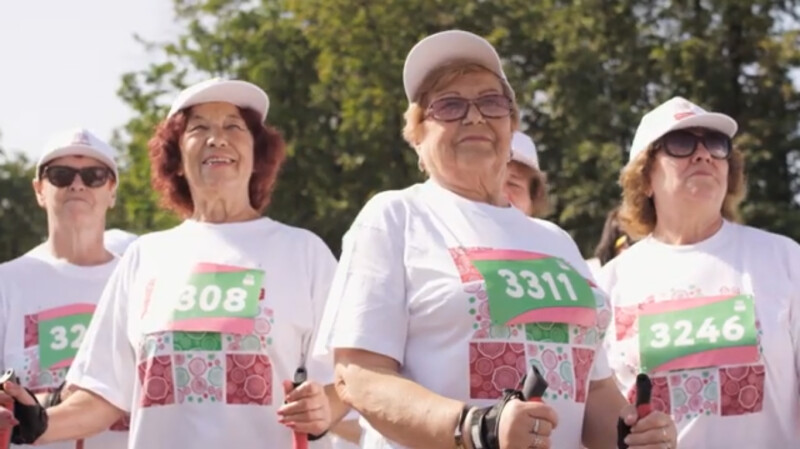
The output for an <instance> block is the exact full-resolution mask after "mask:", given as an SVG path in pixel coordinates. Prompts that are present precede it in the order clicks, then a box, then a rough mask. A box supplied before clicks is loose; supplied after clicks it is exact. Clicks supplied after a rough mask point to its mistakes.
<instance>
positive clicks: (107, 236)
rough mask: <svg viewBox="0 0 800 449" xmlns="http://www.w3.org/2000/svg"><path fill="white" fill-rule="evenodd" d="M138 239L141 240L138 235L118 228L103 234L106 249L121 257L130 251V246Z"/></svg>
mask: <svg viewBox="0 0 800 449" xmlns="http://www.w3.org/2000/svg"><path fill="white" fill-rule="evenodd" d="M137 238H139V236H138V235H136V234H132V233H130V232H127V231H123V230H122V229H116V228H115V229H108V230H106V232H105V233H104V234H103V240H104V243H105V246H106V249H108V250H109V251H111V252H112V253H114V254H119V255H122V254H125V250H126V249H128V246H130V244H131V243H133V241H134V240H136V239H137Z"/></svg>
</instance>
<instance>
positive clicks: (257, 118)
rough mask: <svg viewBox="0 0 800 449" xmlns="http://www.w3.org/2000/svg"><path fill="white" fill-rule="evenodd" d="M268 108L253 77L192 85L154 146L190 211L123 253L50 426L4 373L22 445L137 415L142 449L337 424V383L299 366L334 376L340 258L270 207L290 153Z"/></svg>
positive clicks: (166, 186)
mask: <svg viewBox="0 0 800 449" xmlns="http://www.w3.org/2000/svg"><path fill="white" fill-rule="evenodd" d="M268 105H269V101H268V98H267V95H266V94H265V93H264V92H263V91H262V90H261V89H260V88H258V87H257V86H255V85H253V84H250V83H246V82H243V81H225V80H218V79H213V80H210V81H207V82H203V83H200V84H197V85H194V86H192V87H189V88H188V89H186V90H185V91H183V92H182V93H181V94H180V95H179V96H178V98H177V99H176V100H175V103H174V104H173V105H172V109H171V111H170V112H169V115H168V116H167V118H166V119H165V120H164V121H163V122H162V123H161V124H160V125H159V127H158V129H157V131H156V133H155V136H154V137H153V138H152V140H151V141H150V143H149V146H150V159H151V164H152V177H153V185H154V187H155V188H156V189H157V190H158V191H159V192H160V193H161V195H162V199H163V202H164V204H165V205H166V206H167V207H169V208H170V209H172V210H174V211H176V212H178V213H180V214H182V215H183V216H185V217H186V220H185V221H184V222H183V223H182V224H181V225H179V226H177V227H175V228H173V229H169V230H166V231H162V232H155V233H152V234H147V235H144V236H141V237H140V238H139V239H137V240H136V241H135V242H134V243H133V244H132V245H131V246H130V248H128V250H127V251H126V252H125V255H124V256H123V258H122V261H121V262H120V264H119V266H118V267H117V269H116V270H115V271H114V274H113V275H112V277H111V280H110V281H109V283H108V285H107V286H106V289H105V291H104V293H103V298H102V299H101V301H100V305H99V306H98V308H97V312H96V314H95V317H94V318H93V320H92V322H91V325H90V327H89V330H88V332H87V334H86V337H85V340H84V343H83V346H82V347H81V349H80V352H79V354H78V355H77V356H76V361H75V365H77V366H79V367H80V369H77V370H76V369H73V372H71V374H70V377H69V378H68V379H67V380H68V382H70V383H72V384H73V385H75V386H76V387H77V388H78V390H77V391H76V392H75V393H73V394H72V395H71V396H69V397H68V398H66V400H65V401H64V402H63V403H62V404H60V405H58V406H56V407H53V408H48V409H47V418H49V425H48V420H42V419H41V416H40V413H39V412H40V410H38V409H37V408H36V405H35V404H34V403H33V402H32V398H31V397H29V396H28V395H26V394H25V391H24V390H22V389H21V388H20V387H18V386H17V385H16V384H14V383H11V382H7V383H6V384H5V390H6V391H7V392H8V393H9V394H10V395H12V396H14V397H15V398H16V399H17V401H18V405H20V404H22V405H23V407H17V412H20V408H22V412H23V413H17V414H16V415H17V419H18V420H19V421H21V422H22V423H21V424H20V426H18V427H17V428H15V436H16V441H15V442H17V443H33V442H34V441H35V442H36V444H42V443H46V442H51V441H56V440H63V439H74V438H78V437H83V436H88V435H91V434H93V433H96V432H98V431H100V430H102V429H105V428H107V427H108V426H109V425H110V424H111V423H112V422H114V421H115V420H116V419H118V418H119V417H120V416H122V415H123V414H124V413H125V412H130V413H131V428H130V446H129V447H131V448H134V449H159V448H164V449H167V448H169V449H173V448H178V447H186V448H190V447H192V448H194V447H216V448H220V447H230V448H254V447H275V448H289V447H291V445H292V443H291V441H292V430H295V431H298V432H302V433H308V434H311V435H319V434H321V433H323V432H324V431H325V430H327V429H328V427H329V425H330V421H331V404H330V403H329V401H328V399H327V398H326V395H325V393H324V391H323V387H322V386H321V385H320V384H319V383H317V382H313V381H307V382H304V383H302V384H301V385H299V386H298V387H297V388H293V387H294V386H293V383H292V382H291V381H292V380H293V375H294V373H295V370H296V369H297V368H299V367H305V368H306V369H307V373H308V376H309V378H310V379H321V380H323V379H325V378H326V377H330V378H332V373H331V372H330V371H331V370H330V365H322V364H320V363H316V362H315V363H309V364H307V365H306V363H305V362H306V355H307V354H308V351H309V347H310V345H311V344H312V341H313V340H314V338H315V331H316V329H317V326H318V322H319V320H320V317H321V315H322V311H323V308H324V302H325V299H326V297H327V295H328V289H329V284H330V281H331V279H332V277H333V273H334V269H335V266H336V262H335V259H334V257H333V255H332V254H331V253H330V251H329V250H328V248H327V247H326V246H325V244H324V243H323V242H322V240H320V239H319V238H318V237H317V236H315V235H313V234H312V233H310V232H308V231H305V230H302V229H297V228H292V227H289V226H286V225H283V224H281V223H278V222H275V221H273V220H271V219H269V218H264V217H262V216H261V214H262V212H263V211H264V210H265V208H266V207H267V204H268V203H269V200H270V195H271V193H272V190H273V186H274V184H275V178H276V175H277V173H278V170H279V168H280V166H281V163H282V162H283V159H284V143H283V141H282V139H281V137H280V135H279V134H278V132H277V131H275V130H274V129H273V128H271V127H269V126H265V125H264V120H265V119H266V116H267V109H268ZM329 363H331V362H329ZM298 380H300V379H298ZM329 391H330V392H331V393H332V394H333V395H334V397H335V390H334V389H333V388H332V387H331V388H329ZM25 406H27V407H28V408H27V409H26V408H25ZM334 406H336V404H335V403H334ZM26 410H27V411H28V414H27V415H31V414H33V415H34V417H36V418H39V419H27V421H26V415H25V413H24V412H25V411H26ZM339 414H341V412H337V416H338V415H339ZM27 418H30V416H27ZM310 438H312V439H313V436H312V437H310ZM320 443H321V444H324V445H327V444H329V441H327V438H325V440H323V441H321V442H320Z"/></svg>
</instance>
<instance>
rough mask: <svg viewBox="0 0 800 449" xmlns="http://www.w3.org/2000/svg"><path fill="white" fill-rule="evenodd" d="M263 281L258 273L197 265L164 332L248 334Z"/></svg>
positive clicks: (231, 267) (242, 269) (262, 273)
mask: <svg viewBox="0 0 800 449" xmlns="http://www.w3.org/2000/svg"><path fill="white" fill-rule="evenodd" d="M263 281H264V272H263V271H262V270H255V269H248V268H242V267H235V266H228V265H218V264H211V263H203V264H198V265H197V266H195V267H194V269H193V270H192V272H191V274H190V275H189V277H188V279H186V282H185V284H184V286H183V288H182V291H181V293H180V297H179V298H178V300H177V301H176V302H175V307H174V309H173V310H172V311H170V313H171V317H170V319H169V324H167V329H166V330H176V331H190V332H191V331H198V332H203V331H214V332H227V333H232V334H240V335H246V334H251V333H252V332H253V326H254V324H255V323H254V318H255V317H256V316H257V315H258V311H259V308H258V300H259V295H260V292H261V285H262V283H263Z"/></svg>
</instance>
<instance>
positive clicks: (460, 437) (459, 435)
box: [453, 405, 471, 449]
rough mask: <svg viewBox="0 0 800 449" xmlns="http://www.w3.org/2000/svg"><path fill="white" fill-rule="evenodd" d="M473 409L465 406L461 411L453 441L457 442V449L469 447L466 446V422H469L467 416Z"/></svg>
mask: <svg viewBox="0 0 800 449" xmlns="http://www.w3.org/2000/svg"><path fill="white" fill-rule="evenodd" d="M470 410H471V407H470V406H468V405H465V406H464V407H463V408H462V409H461V414H460V415H458V423H456V430H455V431H454V432H453V439H455V442H456V449H466V448H467V446H465V445H464V434H463V430H464V422H465V421H466V420H467V415H469V411H470Z"/></svg>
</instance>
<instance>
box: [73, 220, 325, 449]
mask: <svg viewBox="0 0 800 449" xmlns="http://www.w3.org/2000/svg"><path fill="white" fill-rule="evenodd" d="M335 268H336V260H335V258H334V257H333V255H332V254H331V252H330V250H329V249H328V247H327V246H326V245H325V243H324V242H322V240H321V239H319V238H318V237H317V236H315V235H314V234H312V233H311V232H308V231H306V230H303V229H298V228H293V227H289V226H286V225H283V224H281V223H278V222H275V221H273V220H270V219H268V218H262V219H257V220H253V221H249V222H243V223H228V224H209V223H199V222H196V221H191V220H190V221H186V222H184V223H183V224H181V225H179V226H177V227H175V228H173V229H170V230H167V231H163V232H156V233H152V234H147V235H144V236H142V237H140V238H139V239H138V240H136V241H135V242H134V243H133V244H132V245H131V247H130V248H129V249H128V251H126V253H125V255H124V256H123V258H122V261H121V262H120V265H119V267H118V268H117V270H116V271H115V272H114V274H113V275H112V277H111V280H110V281H109V285H108V287H107V289H106V290H105V292H104V293H103V298H102V300H101V302H100V305H99V306H98V310H97V314H96V318H95V319H94V320H93V321H92V325H91V327H90V328H89V331H88V333H87V336H86V340H85V342H84V345H83V346H82V347H81V350H80V353H79V354H78V357H77V359H78V360H79V361H80V362H81V363H80V366H82V368H83V369H82V370H80V372H78V370H74V371H73V372H72V373H70V378H69V379H70V381H71V382H73V383H75V384H77V385H79V386H81V387H83V388H86V389H88V390H91V391H93V392H95V393H97V394H99V395H100V396H102V397H103V398H105V399H106V400H108V401H109V402H110V403H112V404H114V405H115V406H116V407H119V408H120V409H122V410H125V411H129V412H130V413H131V432H130V435H131V439H130V446H129V447H130V448H131V449H173V448H194V447H219V448H242V449H248V448H252V449H259V448H264V447H275V448H289V447H291V445H292V443H291V441H292V433H291V431H290V430H289V429H288V428H287V427H285V426H284V425H282V424H280V423H278V419H279V417H278V415H277V410H278V408H280V406H281V405H282V404H283V402H284V396H285V395H284V391H283V386H282V382H283V381H284V380H291V379H292V378H293V376H294V372H295V370H296V369H297V368H298V367H299V366H301V364H303V363H304V362H305V361H308V362H309V363H306V368H307V370H308V373H309V379H312V380H315V381H317V382H320V383H322V384H326V383H329V382H330V381H331V380H332V377H333V374H332V369H331V368H332V361H330V360H328V361H327V362H326V361H313V362H312V361H310V360H309V359H310V357H307V358H306V360H305V361H304V360H303V357H304V356H307V355H308V354H309V351H310V348H311V344H312V343H313V339H314V337H315V330H316V329H317V325H318V322H319V320H320V318H321V316H322V311H323V308H324V304H325V300H326V298H327V295H328V289H329V286H330V282H331V279H332V277H333V273H334V271H335ZM237 314H239V315H237ZM213 329H215V330H216V331H214V330H213ZM112 355H113V363H111V364H107V363H97V362H96V361H97V360H102V358H99V357H98V356H100V357H103V356H112ZM76 365H78V364H77V363H76ZM329 446H330V441H329V439H328V438H327V437H326V438H323V439H321V440H318V441H316V442H313V443H311V447H315V448H327V447H329Z"/></svg>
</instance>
